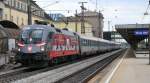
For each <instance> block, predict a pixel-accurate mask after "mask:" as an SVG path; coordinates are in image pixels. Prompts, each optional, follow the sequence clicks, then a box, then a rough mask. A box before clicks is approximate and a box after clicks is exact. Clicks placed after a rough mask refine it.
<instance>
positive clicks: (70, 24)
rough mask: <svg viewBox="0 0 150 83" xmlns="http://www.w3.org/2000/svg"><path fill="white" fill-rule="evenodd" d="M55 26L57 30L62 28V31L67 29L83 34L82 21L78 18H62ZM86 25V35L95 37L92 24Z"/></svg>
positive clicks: (85, 23) (87, 23)
mask: <svg viewBox="0 0 150 83" xmlns="http://www.w3.org/2000/svg"><path fill="white" fill-rule="evenodd" d="M53 24H54V25H55V27H56V28H60V29H63V28H67V29H68V30H69V31H73V32H77V33H79V34H81V21H80V19H78V18H74V17H64V18H61V19H60V20H57V21H54V22H53ZM84 25H85V34H84V35H87V36H93V32H92V27H93V26H92V24H90V23H89V22H87V21H85V22H84Z"/></svg>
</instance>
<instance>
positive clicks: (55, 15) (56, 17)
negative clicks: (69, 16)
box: [49, 13, 65, 21]
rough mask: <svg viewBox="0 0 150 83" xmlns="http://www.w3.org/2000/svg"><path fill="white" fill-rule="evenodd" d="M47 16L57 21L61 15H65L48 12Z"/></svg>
mask: <svg viewBox="0 0 150 83" xmlns="http://www.w3.org/2000/svg"><path fill="white" fill-rule="evenodd" d="M49 16H50V17H51V18H52V19H53V20H54V21H58V20H60V19H61V18H62V17H65V16H64V15H63V14H61V13H54V14H49Z"/></svg>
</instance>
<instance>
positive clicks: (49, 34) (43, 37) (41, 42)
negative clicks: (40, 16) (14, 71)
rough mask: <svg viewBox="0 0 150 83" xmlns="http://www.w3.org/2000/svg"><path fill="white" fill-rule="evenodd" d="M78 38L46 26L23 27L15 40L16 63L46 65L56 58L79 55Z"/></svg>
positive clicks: (71, 33)
mask: <svg viewBox="0 0 150 83" xmlns="http://www.w3.org/2000/svg"><path fill="white" fill-rule="evenodd" d="M78 40H79V36H78V35H77V34H76V33H73V32H70V31H67V30H60V29H57V28H54V27H50V26H47V25H29V26H25V27H24V28H23V30H22V31H21V32H20V35H19V37H18V40H17V47H18V48H17V49H18V52H17V55H16V61H17V62H20V63H22V64H24V65H30V64H38V65H39V64H41V65H43V64H48V63H49V62H50V61H53V60H55V59H56V58H58V57H64V56H70V55H78V54H79V41H78Z"/></svg>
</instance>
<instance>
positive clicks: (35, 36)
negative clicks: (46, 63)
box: [21, 29, 43, 44]
mask: <svg viewBox="0 0 150 83" xmlns="http://www.w3.org/2000/svg"><path fill="white" fill-rule="evenodd" d="M42 36H43V30H41V29H32V30H25V31H23V32H22V35H21V41H22V42H23V43H25V44H29V43H38V42H41V41H42Z"/></svg>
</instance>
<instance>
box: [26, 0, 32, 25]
mask: <svg viewBox="0 0 150 83" xmlns="http://www.w3.org/2000/svg"><path fill="white" fill-rule="evenodd" d="M27 6H28V25H31V24H32V13H31V0H27Z"/></svg>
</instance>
